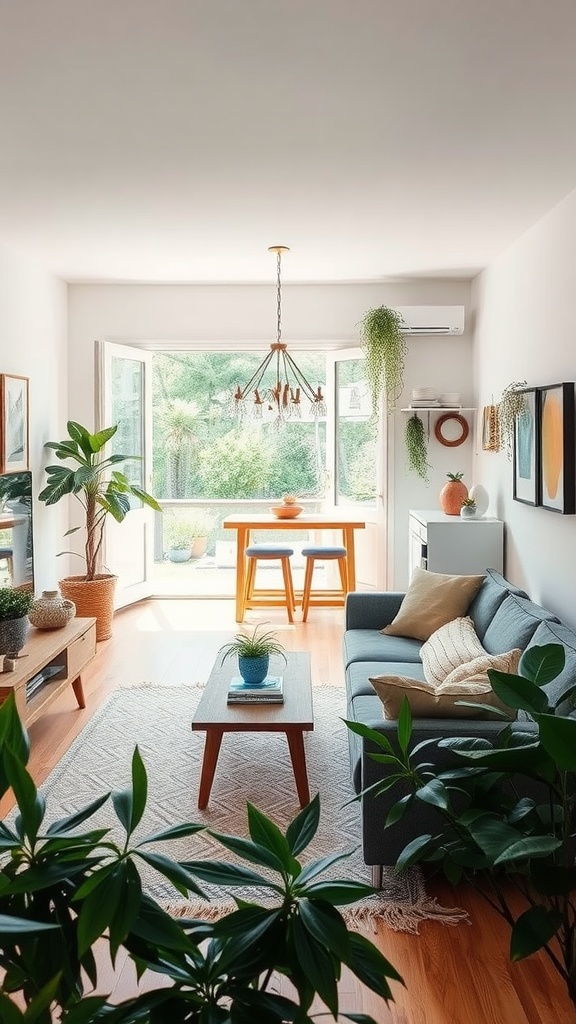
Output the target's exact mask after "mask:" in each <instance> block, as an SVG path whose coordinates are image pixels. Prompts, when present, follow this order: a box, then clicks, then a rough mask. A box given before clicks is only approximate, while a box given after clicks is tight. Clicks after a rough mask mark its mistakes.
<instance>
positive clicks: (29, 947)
mask: <svg viewBox="0 0 576 1024" xmlns="http://www.w3.org/2000/svg"><path fill="white" fill-rule="evenodd" d="M28 752H29V744H28V737H27V735H26V732H25V731H24V729H23V727H22V725H21V722H20V719H19V717H18V714H17V711H16V706H15V703H14V700H13V698H12V697H10V698H8V700H6V701H5V703H4V704H3V705H2V707H1V708H0V796H3V795H4V794H5V793H6V792H7V790H8V789H9V788H10V787H12V789H13V792H14V795H15V797H16V801H17V805H18V812H19V813H18V814H17V816H16V817H15V819H14V821H13V822H12V821H3V822H1V823H0V851H1V854H2V858H1V870H0V977H1V981H0V1020H1V1021H2V1022H3V1024H52V1022H53V1021H54V1020H58V1021H61V1022H63V1024H100V1022H102V1024H166V1022H167V1021H170V1024H185V1022H186V1024H253V1022H254V1021H258V1022H261V1024H280V1022H294V1024H309V1022H311V1021H312V1018H311V1017H310V1015H309V1009H310V1006H311V1003H312V1000H313V998H314V996H315V994H316V993H317V994H318V995H319V996H320V997H321V998H322V1000H323V1001H324V1002H325V1003H326V1005H327V1006H328V1008H329V1010H330V1012H331V1013H332V1014H333V1015H334V1016H335V1017H336V1018H337V1019H346V1020H351V1021H360V1022H362V1024H376V1022H375V1021H374V1020H373V1018H371V1017H368V1016H367V1015H363V1014H353V1013H344V1014H341V1016H340V1018H339V1017H338V991H337V983H338V979H339V977H340V970H341V966H342V964H345V965H346V966H347V967H349V968H350V970H351V971H352V972H353V973H354V974H355V975H356V977H357V978H359V979H360V981H361V982H363V983H364V984H365V985H367V986H368V987H369V988H370V989H372V990H373V991H374V992H377V993H378V994H379V995H380V996H382V997H383V998H384V999H386V1000H389V999H391V998H392V996H391V992H390V987H389V981H390V980H392V979H394V980H400V979H399V976H398V974H397V973H396V971H395V970H394V968H393V967H392V966H391V965H390V964H389V963H388V961H387V960H386V959H385V958H384V957H383V956H382V955H381V954H380V952H379V951H378V950H377V949H376V947H375V946H373V945H372V943H371V942H369V941H368V939H366V938H364V937H363V936H361V935H359V934H356V933H354V932H350V931H348V929H347V927H346V924H345V923H344V920H343V918H342V916H341V915H340V913H339V911H338V910H337V909H336V908H337V907H338V906H342V905H344V904H347V903H351V902H354V901H355V900H357V899H359V898H362V897H364V896H366V895H368V894H370V893H372V892H373V890H372V889H370V888H368V887H367V886H364V885H361V884H358V883H356V882H350V881H347V880H345V879H344V880H340V881H326V880H323V879H322V874H323V872H324V871H325V869H326V868H328V867H329V866H330V865H332V864H333V863H334V862H336V861H337V860H339V859H340V858H341V857H342V855H341V854H340V855H338V854H334V855H332V856H327V857H324V858H322V859H320V860H317V861H312V862H309V863H307V864H304V863H303V862H302V860H301V855H302V854H303V853H304V852H305V850H306V847H307V846H308V844H309V842H310V840H311V839H312V838H313V836H314V834H315V832H316V829H317V826H318V822H319V813H320V807H319V800H318V797H315V798H314V800H312V802H311V803H310V804H309V805H308V806H307V807H306V808H304V810H302V811H301V812H300V813H299V814H298V815H297V817H296V818H294V820H293V821H292V822H291V823H290V825H289V826H288V828H287V830H286V832H282V831H280V829H279V828H278V827H277V826H276V825H275V824H274V823H273V822H272V821H271V820H270V819H269V818H267V817H266V816H265V815H264V814H262V813H261V812H260V811H258V810H257V809H256V808H255V807H253V806H251V805H248V823H249V833H250V834H249V837H247V838H242V837H237V836H231V835H221V834H217V835H216V838H217V839H218V840H219V841H220V843H221V845H222V847H223V850H224V851H226V850H230V851H232V852H233V853H234V854H236V855H239V856H240V857H241V858H242V859H243V861H245V862H247V864H246V865H239V864H232V863H230V862H228V861H226V860H225V859H223V860H221V861H188V862H176V861H174V860H172V859H170V858H169V857H167V856H165V855H163V854H162V853H159V852H158V851H157V849H155V847H157V846H158V845H161V844H162V843H164V842H166V841H168V840H171V839H181V838H183V837H185V836H190V835H192V834H194V833H195V832H197V831H198V830H200V829H201V828H203V827H204V826H203V825H200V824H195V823H189V824H176V823H175V824H174V825H172V826H171V827H168V828H166V829H165V830H163V831H160V832H157V833H155V834H154V835H148V836H145V837H143V838H138V837H137V835H136V832H137V829H138V826H139V825H140V823H141V821H142V818H143V815H144V812H145V809H146V802H147V776H146V770H145V767H144V764H143V763H142V759H141V757H140V754H139V752H138V748H136V749H135V751H134V754H133V757H132V780H131V785H130V786H129V787H128V788H127V789H124V790H116V791H114V792H112V793H111V794H110V793H104V794H103V795H102V796H101V797H99V798H98V799H96V800H94V801H93V802H92V803H91V804H90V805H88V806H87V807H84V808H82V809H81V810H79V811H77V812H76V813H74V814H71V815H70V816H68V817H66V818H62V819H60V820H58V821H55V822H53V823H52V824H51V825H48V826H47V825H46V824H45V820H44V819H45V811H46V807H45V800H44V797H43V796H42V794H41V793H39V792H38V791H37V789H36V786H35V785H34V782H33V780H32V778H31V776H30V774H29V772H28V771H27V768H26V764H27V760H28ZM108 799H111V800H112V803H113V806H114V810H115V812H116V816H117V818H118V821H119V823H120V825H121V826H122V829H123V830H124V833H125V836H124V839H123V841H122V842H120V843H117V842H116V841H115V840H114V839H113V838H112V836H111V834H110V830H108V829H106V828H95V827H92V828H90V827H89V826H88V827H86V826H85V823H86V822H87V821H88V820H89V819H90V818H91V816H92V815H93V814H94V813H95V812H96V811H97V810H98V808H99V807H101V806H102V804H103V803H105V801H107V800H108ZM143 864H146V865H148V866H149V867H151V868H153V869H155V870H156V871H157V872H158V873H159V874H160V875H162V876H164V878H166V879H168V881H169V882H171V883H172V885H173V886H174V887H175V889H176V890H177V891H178V892H179V893H180V894H182V896H184V897H186V896H187V895H188V894H189V893H193V894H194V895H195V897H198V898H201V897H202V896H203V893H202V888H201V883H202V882H207V883H213V884H215V885H218V886H223V887H224V888H225V889H227V890H229V892H230V895H231V897H233V894H234V890H235V889H236V888H237V887H241V888H245V887H246V886H258V887H259V888H261V889H263V890H264V892H265V894H266V896H267V899H266V900H265V901H264V903H263V904H259V903H257V902H247V901H246V899H241V898H240V897H238V899H237V900H236V909H235V910H234V911H233V912H231V913H229V914H227V915H226V916H224V917H223V918H222V919H221V920H219V921H217V922H216V923H208V922H206V921H203V920H199V919H192V918H171V917H170V916H169V915H168V914H167V913H166V912H165V911H164V910H163V909H162V907H161V906H160V905H159V904H158V903H157V902H156V901H155V900H154V899H153V898H152V897H151V896H149V895H148V894H147V893H146V892H145V891H144V889H143V887H142V882H141V879H140V873H139V867H140V866H141V865H143ZM262 869H266V872H267V874H266V875H264V874H262ZM102 941H104V942H105V943H107V944H108V946H109V950H110V956H111V958H112V962H113V963H114V962H115V960H116V957H117V955H118V952H119V950H120V949H124V950H126V951H127V954H128V957H129V958H130V960H132V961H133V962H134V964H135V966H136V970H137V973H138V976H140V975H141V974H142V973H143V971H144V970H145V969H149V970H151V971H154V972H157V973H158V974H160V975H162V976H163V979H165V982H166V984H165V985H162V986H161V987H160V988H157V989H155V990H154V991H151V992H147V993H141V994H139V995H134V996H133V997H132V998H130V999H128V1000H126V1001H125V1002H123V1003H121V1004H119V1005H117V1006H112V1005H111V1004H109V1002H108V1000H107V997H106V996H105V995H98V996H95V995H91V994H89V993H88V994H87V993H86V988H87V987H88V988H89V989H91V988H92V987H93V986H94V987H96V986H98V983H99V977H98V966H97V961H96V959H95V956H94V946H95V944H96V943H98V942H100V943H101V942H102ZM273 972H278V973H280V974H283V975H286V976H287V977H288V978H290V979H291V981H292V983H293V985H294V990H295V995H294V997H293V998H286V997H284V996H281V995H279V994H277V992H275V991H270V982H271V978H272V974H273ZM102 984H103V982H102V979H100V985H99V987H100V989H101V988H102Z"/></svg>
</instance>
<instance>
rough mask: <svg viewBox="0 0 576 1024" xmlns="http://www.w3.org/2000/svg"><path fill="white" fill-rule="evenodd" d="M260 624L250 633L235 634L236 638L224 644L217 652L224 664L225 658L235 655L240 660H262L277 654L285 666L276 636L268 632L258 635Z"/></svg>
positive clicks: (281, 648)
mask: <svg viewBox="0 0 576 1024" xmlns="http://www.w3.org/2000/svg"><path fill="white" fill-rule="evenodd" d="M261 625H262V623H260V622H259V623H258V624H257V625H256V626H255V627H254V629H253V631H252V633H250V634H248V633H236V636H235V637H234V639H233V640H231V641H230V642H229V643H227V644H224V646H223V647H221V648H220V649H219V651H218V653H219V654H221V655H222V662H221V664H224V662H225V661H226V659H227V658H231V657H232V656H233V655H235V654H237V655H238V657H240V658H264V657H265V656H266V655H267V654H268V655H270V654H279V655H280V657H281V658H283V659H284V664H286V655H285V653H284V651H285V648H284V646H283V645H282V644H281V643H280V641H279V640H278V639H277V638H276V634H275V633H274V632H272V630H269V631H268V632H267V633H261V634H260V635H258V630H259V629H260V627H261Z"/></svg>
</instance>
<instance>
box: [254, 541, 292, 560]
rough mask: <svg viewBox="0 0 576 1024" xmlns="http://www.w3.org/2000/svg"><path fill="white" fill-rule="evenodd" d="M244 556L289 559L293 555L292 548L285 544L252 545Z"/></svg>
mask: <svg viewBox="0 0 576 1024" xmlns="http://www.w3.org/2000/svg"><path fill="white" fill-rule="evenodd" d="M244 554H245V555H246V558H285V557H287V558H289V557H290V555H293V554H294V548H289V547H286V545H285V544H252V545H251V546H250V547H249V548H246V551H245V552H244Z"/></svg>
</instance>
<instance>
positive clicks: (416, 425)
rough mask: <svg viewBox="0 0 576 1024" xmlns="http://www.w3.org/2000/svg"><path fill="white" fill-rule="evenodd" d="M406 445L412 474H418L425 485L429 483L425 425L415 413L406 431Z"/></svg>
mask: <svg viewBox="0 0 576 1024" xmlns="http://www.w3.org/2000/svg"><path fill="white" fill-rule="evenodd" d="M404 441H405V444H406V463H407V466H408V470H409V472H411V473H416V474H417V476H419V477H420V478H421V479H422V480H424V483H426V484H427V483H428V470H429V469H430V465H429V463H428V445H427V443H426V434H425V432H424V424H423V422H422V420H421V419H420V417H419V416H418V415H417V413H414V414H413V415H412V416H411V417H410V419H409V420H408V422H407V423H406V430H405V431H404Z"/></svg>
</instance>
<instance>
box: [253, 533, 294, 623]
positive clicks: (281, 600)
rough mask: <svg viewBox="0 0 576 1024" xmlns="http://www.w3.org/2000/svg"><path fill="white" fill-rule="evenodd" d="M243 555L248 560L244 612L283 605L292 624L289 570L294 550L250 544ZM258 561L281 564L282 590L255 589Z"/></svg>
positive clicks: (292, 606)
mask: <svg viewBox="0 0 576 1024" xmlns="http://www.w3.org/2000/svg"><path fill="white" fill-rule="evenodd" d="M244 554H245V555H246V558H247V559H248V570H247V572H246V588H245V590H244V610H246V608H262V607H269V608H274V607H277V606H279V605H284V606H285V607H286V611H287V612H288V621H289V622H294V608H295V600H294V584H293V582H292V571H291V569H290V556H291V555H293V554H294V549H293V548H289V547H286V545H285V544H252V545H251V546H250V547H249V548H246V551H245V552H244ZM259 559H261V560H262V561H267V562H270V561H274V560H276V561H279V562H280V563H281V565H282V576H283V577H284V590H268V589H262V588H260V589H259V590H256V589H255V586H254V584H255V580H256V568H257V565H258V560H259Z"/></svg>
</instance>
